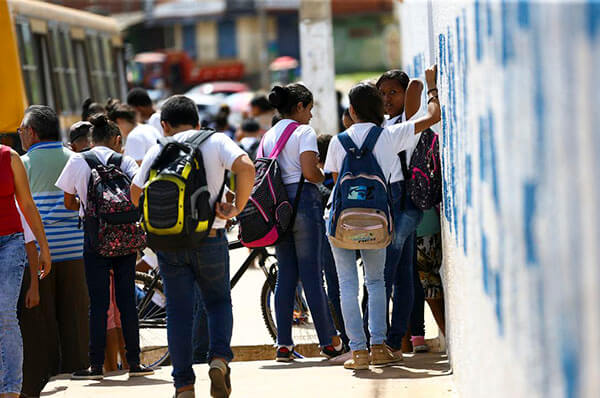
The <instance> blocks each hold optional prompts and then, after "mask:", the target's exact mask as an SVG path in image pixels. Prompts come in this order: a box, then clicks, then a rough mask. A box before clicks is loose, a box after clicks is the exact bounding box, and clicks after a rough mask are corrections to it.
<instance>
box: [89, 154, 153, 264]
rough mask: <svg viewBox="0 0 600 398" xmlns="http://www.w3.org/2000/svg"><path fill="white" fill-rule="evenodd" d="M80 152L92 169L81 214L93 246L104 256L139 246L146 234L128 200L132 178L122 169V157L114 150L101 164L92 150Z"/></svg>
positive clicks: (119, 253) (142, 244) (144, 240)
mask: <svg viewBox="0 0 600 398" xmlns="http://www.w3.org/2000/svg"><path fill="white" fill-rule="evenodd" d="M82 155H83V158H84V159H85V161H86V162H87V164H88V166H90V169H91V171H92V174H91V175H90V181H89V183H88V192H87V203H86V205H85V217H84V231H85V234H86V238H87V239H89V242H90V243H91V246H92V249H93V250H94V251H95V252H96V253H97V254H99V255H100V256H103V257H119V256H125V255H128V254H133V253H136V252H137V251H139V250H142V249H143V248H144V247H146V234H145V233H144V230H143V229H142V226H141V224H140V222H139V219H140V214H139V210H138V208H137V207H135V206H134V204H133V203H132V202H131V194H130V187H131V179H130V178H129V177H128V176H127V175H126V174H125V173H124V172H123V171H122V170H121V161H122V160H123V157H122V156H121V155H120V154H118V153H113V154H112V155H111V156H110V158H109V159H108V161H107V163H106V165H104V164H102V163H101V162H100V161H99V160H98V158H97V157H96V155H95V154H94V153H93V152H92V151H88V152H83V153H82Z"/></svg>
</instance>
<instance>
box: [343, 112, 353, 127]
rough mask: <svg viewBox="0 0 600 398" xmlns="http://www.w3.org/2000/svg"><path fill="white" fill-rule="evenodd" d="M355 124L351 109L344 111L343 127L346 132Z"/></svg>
mask: <svg viewBox="0 0 600 398" xmlns="http://www.w3.org/2000/svg"><path fill="white" fill-rule="evenodd" d="M353 124H354V120H352V116H350V109H348V108H346V109H344V113H342V125H343V126H344V129H345V130H348V129H349V128H350V126H352V125H353Z"/></svg>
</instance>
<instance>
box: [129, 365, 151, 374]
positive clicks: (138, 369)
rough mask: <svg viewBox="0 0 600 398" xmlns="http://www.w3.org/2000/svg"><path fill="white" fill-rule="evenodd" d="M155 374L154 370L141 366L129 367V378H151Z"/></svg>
mask: <svg viewBox="0 0 600 398" xmlns="http://www.w3.org/2000/svg"><path fill="white" fill-rule="evenodd" d="M153 374H154V369H152V368H147V367H145V366H142V365H140V364H135V365H131V366H130V367H129V377H138V376H149V375H153Z"/></svg>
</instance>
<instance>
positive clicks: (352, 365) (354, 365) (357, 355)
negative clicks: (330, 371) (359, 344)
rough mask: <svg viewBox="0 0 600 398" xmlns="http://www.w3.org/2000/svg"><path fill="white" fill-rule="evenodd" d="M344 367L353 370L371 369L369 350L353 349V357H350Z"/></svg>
mask: <svg viewBox="0 0 600 398" xmlns="http://www.w3.org/2000/svg"><path fill="white" fill-rule="evenodd" d="M344 368H346V369H353V370H366V369H369V351H367V350H357V351H352V359H349V360H347V361H346V362H344Z"/></svg>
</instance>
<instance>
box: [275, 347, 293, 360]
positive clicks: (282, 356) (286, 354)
mask: <svg viewBox="0 0 600 398" xmlns="http://www.w3.org/2000/svg"><path fill="white" fill-rule="evenodd" d="M293 360H294V352H293V349H292V350H290V349H288V348H287V347H279V348H278V349H277V356H276V357H275V361H277V362H290V361H293Z"/></svg>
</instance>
